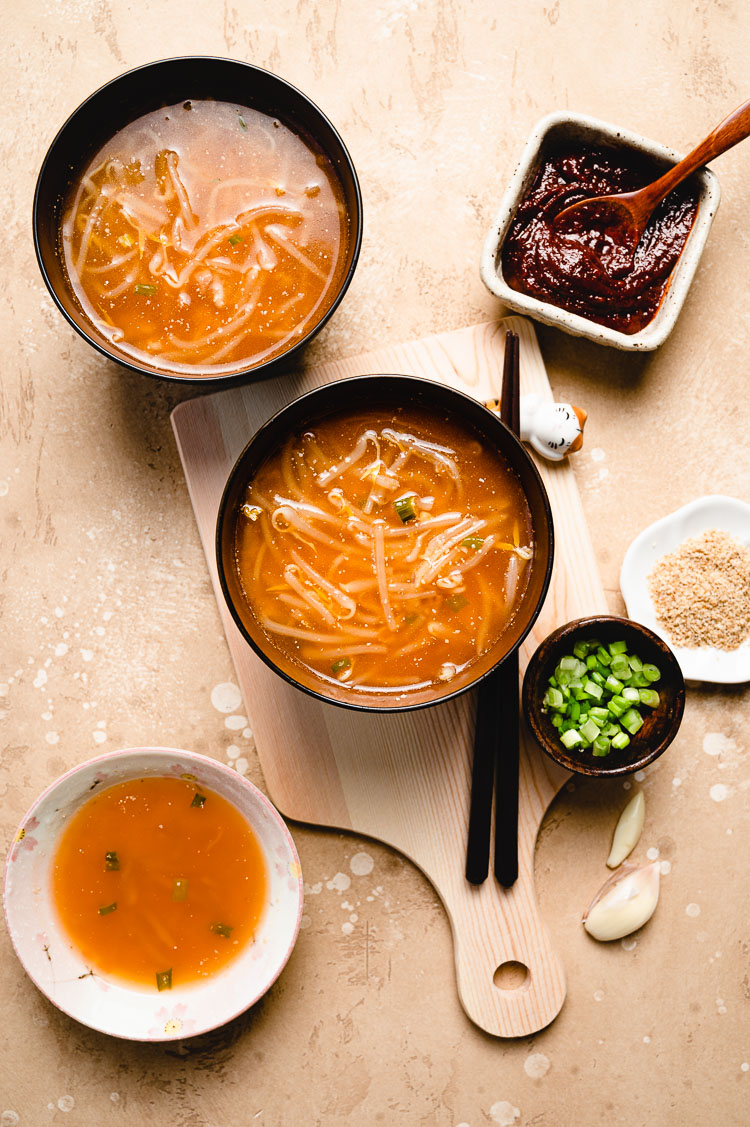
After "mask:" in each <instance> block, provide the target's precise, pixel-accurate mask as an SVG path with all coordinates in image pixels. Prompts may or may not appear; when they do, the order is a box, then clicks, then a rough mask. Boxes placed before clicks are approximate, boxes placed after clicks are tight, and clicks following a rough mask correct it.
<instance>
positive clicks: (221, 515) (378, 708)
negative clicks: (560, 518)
mask: <svg viewBox="0 0 750 1127" xmlns="http://www.w3.org/2000/svg"><path fill="white" fill-rule="evenodd" d="M374 379H376V380H382V379H386V380H394V381H401V380H406V381H407V382H409V383H416V384H418V385H420V387H436V388H439V389H440V391H441V392H444V393H445V394H446V395H448V396H449V397H450V396H453V397H455V398H456V399H457V400H458V401H459V402H460V403H461V402H464V401H465V403H466V404H467V405H469V406H470V409H471V410H475V409H477V408H479V409H480V410H483V411H485V412H486V414H487V415H488V416H489V418H491V419H494V420H495V422H496V423H497V425H498V426H500V427H502V428H503V429H504V430H505V431H506V432H507V435H508V438H509V439H511V440H512V443H515V444H516V446H517V447H518V449H519V450H520V451H521V453H522V456H523V457H524V458H525V459H526V460H527V461H528V464H529V467H530V470H531V472H532V476H533V477H534V479H535V482H536V485H537V488H538V489H539V495H540V498H541V501H542V507H543V509H544V513H545V518H546V524H547V537H546V548H547V566H546V568H545V571H544V576H543V578H542V585H541V591H540V595H539V600H538V602H537V605H536V607H535V608H534V611H533V613H532V614H531V615H530V617H529V621H528V622H527V624H526V626H525V627H524V630H523V632H522V634H521V635H520V636H519V638H518V640H517V642H516V644H515V645H514V646H513V647H512V648H511V649H510V650H508V652H507V653H505V654H504V655H503V657H502V658H501V659H500V660H499V661H497V662H495V664H494V665H492V666H490V668H489V669H487V670H486V671H485V672H484V673H482V674H481V675H480V676H478V677H476V678H475V679H474V680H472V681H470V682H469V683H468V684H466V685H463V686H461V687H460V688H456V689H453V690H452V691H451V692H447V693H446V694H445V695H444V696H441V697H439V698H438V699H437V700H426V701H418V702H414V703H411V704H409V703H393V704H386V703H384V704H382V705H372V704H365V703H363V702H359V701H357V700H345V699H337V698H334V697H331V696H327V695H326V694H325V693H323V692H319V691H317V690H316V689H313V688H312V687H310V686H308V685H303V684H301V683H300V682H299V681H296V680H295V679H294V678H293V677H291V676H290V675H289V674H288V673H286V672H285V671H284V670H283V669H280V668H279V667H278V666H277V665H276V664H275V663H274V662H273V660H272V659H271V658H270V657H269V656H267V655H266V654H265V653H264V652H263V650H262V649H261V648H260V646H258V645H257V643H256V642H255V640H254V639H253V638H252V637H251V635H250V634H249V633H248V631H247V630H246V629H245V626H244V624H243V622H242V620H241V618H240V616H239V614H238V613H237V611H236V609H235V606H234V601H233V599H232V597H231V594H230V592H229V588H228V584H227V580H226V575H225V571H224V561H223V553H222V530H223V527H224V523H225V520H227V519H228V513H227V510H228V507H229V499H230V493H231V490H232V486H233V484H234V481H235V477H236V475H237V473H238V470H239V467H240V465H241V464H242V462H243V460H244V458H245V456H246V454H248V452H249V451H250V450H251V448H252V447H253V446H254V445H255V443H256V441H257V440H258V439H259V438H261V437H262V436H263V435H264V434H267V433H268V431H269V430H270V429H271V428H272V427H276V426H278V425H279V424H280V422H281V419H282V417H283V416H284V415H285V414H286V413H287V412H288V411H290V410H291V409H293V408H294V409H295V410H297V409H298V408H299V405H300V404H303V403H308V404H309V401H310V400H312V399H315V398H317V396H319V395H321V394H322V393H327V394H329V395H334V394H335V391H334V390H332V389H334V388H336V387H340V386H341V385H353V384H356V383H367V382H369V381H370V380H374ZM335 411H336V408H335V407H333V408H332V412H333V413H335ZM307 417H308V418H310V417H314V413H312V414H311V413H310V412H309V411H308V412H307ZM300 425H303V424H302V423H299V424H295V426H300ZM554 555H555V535H554V524H553V517H552V506H551V504H550V500H549V496H548V494H547V490H546V487H545V485H544V482H543V480H542V477H541V474H540V473H539V469H538V468H537V465H536V463H535V461H534V459H533V458H532V456H531V454H530V453H529V452H528V450H527V449H526V447H525V446H524V445H523V443H522V442H521V440H520V438H518V436H517V435H515V434H514V433H513V431H512V430H510V428H509V427H507V426H506V424H505V423H504V422H503V421H502V419H501V418H500V417H499V415H497V414H496V413H495V412H494V411H490V410H489V408H487V407H486V406H485V405H484V403H483V402H482V401H481V400H479V399H475V398H474V397H473V396H471V395H468V394H467V393H466V392H465V391H459V390H458V389H457V388H454V387H451V386H450V385H449V384H443V383H440V382H439V381H437V380H430V379H426V378H425V377H424V376H413V375H405V374H403V373H398V372H370V373H367V374H361V375H356V376H347V377H346V378H344V379H340V380H335V381H333V382H331V383H324V384H319V385H318V386H317V387H314V388H311V389H309V390H308V391H305V392H303V393H302V394H301V395H299V396H297V397H296V398H295V399H293V400H291V401H290V402H289V403H287V404H285V406H283V407H281V408H280V409H279V410H278V411H276V412H275V413H274V414H273V415H272V416H271V417H270V418H269V419H267V420H266V422H265V423H263V425H262V426H261V427H259V429H258V430H257V431H256V432H255V434H254V435H253V436H252V437H251V438H250V439H249V441H248V442H247V443H246V444H245V446H244V447H243V449H242V450H241V452H240V454H239V455H238V457H237V458H236V459H235V461H234V464H233V465H232V468H231V470H230V471H229V474H228V476H227V479H226V482H225V485H224V489H223V491H222V495H221V500H220V502H219V507H218V511H217V516H216V534H215V537H214V558H215V561H216V569H217V573H218V578H219V585H220V587H221V592H222V595H223V597H224V603H225V605H226V607H227V609H228V610H229V613H230V615H231V616H232V620H233V622H234V624H235V625H236V626H237V628H238V629H239V631H240V633H241V634H242V637H243V638H244V640H245V641H246V642H247V643H248V644H249V645H250V647H251V649H252V650H253V652H254V653H255V654H256V655H257V656H258V657H259V658H261V660H262V661H263V662H264V663H265V664H266V665H267V666H268V668H269V669H271V670H273V672H274V673H276V674H277V675H278V676H280V677H282V678H283V679H284V680H285V681H286V682H287V683H288V684H289V685H292V686H293V687H294V688H295V689H298V690H299V691H300V692H303V693H306V694H307V695H308V696H311V697H313V698H314V699H315V700H317V701H318V702H320V703H321V704H326V705H335V706H337V707H339V708H345V709H349V710H351V711H354V712H368V713H372V714H375V715H384V714H387V715H392V714H395V713H400V712H417V711H420V710H421V709H423V708H433V707H435V706H436V705H442V704H447V703H448V702H449V701H452V700H454V699H455V698H456V697H459V696H461V695H462V694H463V693H465V692H468V691H469V690H471V689H475V688H477V687H478V686H479V685H480V684H481V682H482V681H485V680H486V679H487V678H488V677H490V676H491V675H492V674H493V673H494V672H495V671H496V670H497V668H498V667H499V666H500V665H501V664H502V663H503V661H505V660H506V658H508V657H510V656H511V654H513V653H514V652H516V651H517V650H518V649H519V647H520V646H521V645H522V643H523V642H524V640H525V639H526V637H527V636H528V634H529V632H530V631H531V629H532V627H533V625H534V623H535V622H536V620H537V618H538V617H539V615H540V613H541V611H542V608H543V606H544V603H545V601H546V599H547V595H548V593H549V586H550V582H551V578H552V566H553V563H554Z"/></svg>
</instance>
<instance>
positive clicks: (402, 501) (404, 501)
mask: <svg viewBox="0 0 750 1127" xmlns="http://www.w3.org/2000/svg"><path fill="white" fill-rule="evenodd" d="M415 501H416V497H415V496H414V495H413V494H411V495H410V496H408V497H399V499H398V500H397V501H394V502H393V507H394V509H395V510H396V512H397V513H398V515H399V516H400V517H401V520H402V522H403V523H404V524H406V523H407V522H408V521H410V520H416V519H417V510H416V508H415V506H414V502H415Z"/></svg>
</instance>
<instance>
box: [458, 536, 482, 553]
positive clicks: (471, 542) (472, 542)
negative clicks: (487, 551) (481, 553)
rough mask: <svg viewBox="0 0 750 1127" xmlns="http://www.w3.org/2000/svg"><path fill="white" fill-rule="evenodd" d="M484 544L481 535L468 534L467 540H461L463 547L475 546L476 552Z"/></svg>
mask: <svg viewBox="0 0 750 1127" xmlns="http://www.w3.org/2000/svg"><path fill="white" fill-rule="evenodd" d="M482 544H484V540H483V539H482V537H481V536H467V537H466V539H465V540H462V541H461V546H462V547H463V548H473V550H474V551H475V552H476V551H478V550H479V549H480V548H481V547H482Z"/></svg>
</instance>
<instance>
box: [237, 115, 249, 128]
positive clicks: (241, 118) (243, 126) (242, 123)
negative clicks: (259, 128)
mask: <svg viewBox="0 0 750 1127" xmlns="http://www.w3.org/2000/svg"><path fill="white" fill-rule="evenodd" d="M237 120H238V121H239V123H240V126H241V128H242V129H247V125H246V124H245V119H244V117H243V116H242V114H240V113H238V114H237Z"/></svg>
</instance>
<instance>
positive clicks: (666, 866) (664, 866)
mask: <svg viewBox="0 0 750 1127" xmlns="http://www.w3.org/2000/svg"><path fill="white" fill-rule="evenodd" d="M659 872H660V873H661V875H662V876H663V877H665V876H667V874H668V873H671V872H672V862H671V861H660V862H659Z"/></svg>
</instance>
